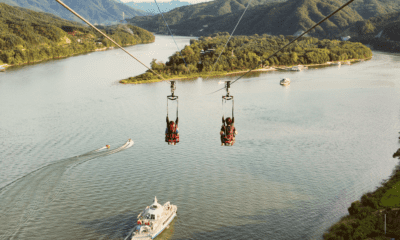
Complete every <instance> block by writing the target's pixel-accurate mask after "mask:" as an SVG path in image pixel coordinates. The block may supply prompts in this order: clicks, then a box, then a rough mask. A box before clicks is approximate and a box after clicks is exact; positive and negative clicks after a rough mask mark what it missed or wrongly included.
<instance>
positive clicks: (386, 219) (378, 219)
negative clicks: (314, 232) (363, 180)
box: [323, 148, 400, 240]
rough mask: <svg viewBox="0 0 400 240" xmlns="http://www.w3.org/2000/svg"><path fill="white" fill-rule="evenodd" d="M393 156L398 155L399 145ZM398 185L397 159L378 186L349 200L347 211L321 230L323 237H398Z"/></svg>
mask: <svg viewBox="0 0 400 240" xmlns="http://www.w3.org/2000/svg"><path fill="white" fill-rule="evenodd" d="M393 158H398V159H400V148H399V149H398V150H397V152H395V153H394V154H393ZM399 187H400V162H399V164H398V165H396V166H395V168H394V169H393V172H392V174H391V175H390V176H389V178H388V179H385V180H383V181H382V182H381V186H379V187H378V188H377V189H375V191H373V192H367V193H365V194H363V195H362V197H361V198H360V199H359V200H356V201H354V202H352V203H351V206H349V208H348V214H347V215H345V216H343V217H341V219H340V220H339V221H337V222H336V223H333V224H332V225H331V226H330V227H329V229H327V230H326V231H325V233H324V234H323V239H324V240H333V239H358V237H360V236H363V239H382V240H383V239H385V240H386V239H392V238H395V239H398V238H400V224H398V223H399V221H400V193H399V191H398V189H399ZM384 224H386V227H384V226H385V225H384ZM384 229H385V231H386V232H385V231H384Z"/></svg>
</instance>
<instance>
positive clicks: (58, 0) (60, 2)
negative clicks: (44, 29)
mask: <svg viewBox="0 0 400 240" xmlns="http://www.w3.org/2000/svg"><path fill="white" fill-rule="evenodd" d="M56 1H57V2H58V3H59V4H61V5H62V6H63V7H65V8H66V9H67V10H68V11H70V12H71V13H73V14H74V15H75V16H77V17H78V18H80V19H81V20H82V21H84V22H85V23H87V24H88V25H89V26H91V27H92V28H93V29H94V30H96V31H97V32H99V33H100V34H101V35H103V36H104V37H106V38H107V39H108V40H110V41H111V42H113V43H114V44H115V45H117V46H118V47H119V48H121V49H122V50H123V51H124V52H126V53H127V54H128V55H129V56H131V57H133V58H134V59H135V60H136V61H138V62H139V63H140V64H142V65H143V66H145V67H146V68H147V69H149V70H150V71H151V72H152V73H154V74H155V75H157V76H158V77H159V78H161V79H162V80H164V81H166V80H165V79H164V78H163V77H162V76H160V75H159V74H157V73H156V72H154V71H153V70H152V69H151V68H149V67H148V66H146V65H145V64H144V63H142V62H141V61H140V60H139V59H137V58H136V57H134V56H133V55H132V54H130V53H129V52H128V51H126V50H125V49H124V48H123V47H122V46H120V45H119V44H118V43H116V42H115V41H114V40H113V39H111V38H110V37H109V36H107V35H106V34H105V33H103V32H102V31H100V30H99V29H98V28H96V27H95V26H93V25H92V24H91V23H90V22H89V21H87V20H86V19H84V18H83V17H82V16H80V15H79V14H78V13H76V12H75V11H74V10H72V9H71V8H70V7H68V6H67V5H66V4H65V3H63V2H62V1H60V0H56Z"/></svg>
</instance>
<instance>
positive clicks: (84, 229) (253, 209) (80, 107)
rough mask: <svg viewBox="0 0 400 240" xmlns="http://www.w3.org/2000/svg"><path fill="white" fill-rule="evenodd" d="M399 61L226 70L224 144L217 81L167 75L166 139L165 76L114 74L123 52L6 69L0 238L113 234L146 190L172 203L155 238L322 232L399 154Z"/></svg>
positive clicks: (163, 52)
mask: <svg viewBox="0 0 400 240" xmlns="http://www.w3.org/2000/svg"><path fill="white" fill-rule="evenodd" d="M177 42H178V44H179V46H180V47H183V46H184V45H186V44H188V43H189V38H186V37H180V38H178V40H177ZM127 49H128V50H129V51H130V52H131V53H132V54H133V55H134V56H136V57H138V58H139V59H141V60H142V61H144V62H145V63H149V62H150V61H151V60H152V59H153V58H157V59H158V60H162V61H166V60H167V59H168V56H170V55H171V54H172V53H174V52H175V51H176V48H175V45H174V43H173V40H172V39H171V38H170V37H165V36H157V38H156V42H155V43H152V44H146V45H137V46H132V47H129V48H127ZM399 69H400V55H395V54H388V53H380V52H374V58H373V59H372V60H371V61H366V62H363V63H357V64H354V65H352V66H342V67H340V68H338V67H337V66H336V67H327V68H322V69H309V70H307V71H303V72H299V73H297V72H296V73H291V72H270V73H266V74H259V75H253V76H251V77H248V78H245V79H243V80H241V81H238V82H237V83H235V84H234V85H233V86H232V89H231V93H232V95H234V96H235V121H236V127H237V130H238V131H239V134H238V135H237V138H236V144H235V146H233V147H221V146H220V142H219V128H220V124H221V115H222V109H221V95H222V94H223V92H219V93H216V94H212V95H209V94H208V93H210V92H212V91H215V90H217V89H218V88H220V87H222V85H218V84H217V83H218V81H220V80H221V79H208V80H203V79H197V80H190V81H182V82H181V81H179V82H178V83H177V90H176V94H177V95H178V96H179V99H180V102H179V119H180V135H181V143H179V144H178V145H177V146H168V145H166V144H165V143H164V129H165V116H166V111H167V108H166V95H168V94H170V90H169V85H168V84H167V83H153V84H142V85H121V84H118V83H117V81H118V80H120V79H123V78H126V77H129V76H134V75H137V74H140V73H142V72H144V71H145V68H144V67H142V66H141V65H140V64H138V63H136V62H135V61H134V60H133V59H131V58H130V57H129V56H127V55H126V54H124V53H123V52H122V51H121V50H112V51H106V52H96V53H90V54H86V55H81V56H76V57H71V58H67V59H62V60H57V61H50V62H46V63H41V64H37V65H33V66H25V67H21V68H14V69H8V70H7V71H6V72H4V73H0V103H1V105H0V120H1V122H0V187H1V188H2V189H1V190H0V239H124V238H125V237H126V236H127V235H128V234H129V232H130V231H131V229H132V228H133V227H134V225H135V222H136V216H137V214H138V213H139V212H140V211H141V210H142V209H143V208H144V207H146V206H148V205H149V204H151V203H152V201H153V199H154V196H157V198H158V199H159V201H160V202H161V203H164V202H166V201H171V203H173V204H176V205H178V218H177V219H176V220H175V221H174V222H173V224H172V226H171V227H170V228H169V229H168V230H166V231H165V232H164V233H163V234H162V235H161V236H160V237H159V239H282V240H283V239H321V236H322V234H323V232H324V231H325V230H326V229H327V228H328V227H329V226H330V225H331V224H333V223H334V222H336V221H337V220H338V219H339V218H340V217H342V216H344V215H345V214H346V213H347V207H348V206H349V204H350V203H351V202H352V201H355V200H357V199H358V198H360V196H361V195H362V194H363V193H365V192H366V191H372V190H374V189H375V188H376V186H378V185H379V184H380V182H381V181H382V180H383V179H386V178H388V177H389V176H390V174H391V172H392V169H393V168H394V167H395V166H396V165H397V164H398V160H396V159H393V158H392V154H393V152H395V151H396V150H397V148H398V147H399V146H398V145H399V144H398V141H397V137H398V131H399V130H400V126H399V120H400V98H399V94H400V71H399ZM283 77H289V78H290V79H291V80H292V83H291V85H290V87H288V88H285V87H282V86H280V85H279V80H280V79H281V78H283ZM225 111H226V112H228V109H225ZM173 112H174V106H170V117H174V116H175V114H174V113H173ZM128 138H132V139H133V140H134V141H135V145H134V146H133V147H131V148H128V149H117V150H115V151H114V150H110V151H99V152H95V153H93V152H90V151H92V150H95V149H98V148H101V147H103V146H105V145H106V144H110V145H111V149H116V148H118V147H120V146H122V145H123V144H124V143H125V142H126V140H127V139H128ZM113 151H114V152H113ZM85 153H87V154H85ZM37 169H39V170H37ZM35 170H36V171H35Z"/></svg>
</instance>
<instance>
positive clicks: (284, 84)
mask: <svg viewBox="0 0 400 240" xmlns="http://www.w3.org/2000/svg"><path fill="white" fill-rule="evenodd" d="M280 84H281V85H282V86H289V85H290V79H289V78H284V79H282V80H281V82H280Z"/></svg>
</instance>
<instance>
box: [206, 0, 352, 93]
mask: <svg viewBox="0 0 400 240" xmlns="http://www.w3.org/2000/svg"><path fill="white" fill-rule="evenodd" d="M353 1H354V0H350V1H348V2H347V3H345V4H343V5H342V6H341V7H340V8H338V9H337V10H335V11H334V12H332V13H331V14H329V15H328V16H327V17H325V18H324V19H322V20H321V21H319V22H318V23H316V24H315V25H314V26H312V27H311V28H309V29H308V30H307V31H305V32H304V33H302V34H301V35H300V36H298V37H297V38H295V39H293V40H292V41H291V42H289V43H288V44H286V45H285V46H283V47H282V48H280V49H279V50H278V51H276V52H275V53H273V54H271V55H270V56H269V57H267V58H266V59H264V60H261V64H262V63H264V61H267V60H268V59H270V58H271V57H274V56H275V55H276V54H278V53H279V52H280V51H282V50H283V49H285V48H286V47H287V46H289V45H291V44H292V43H294V42H295V41H297V40H298V39H300V38H301V37H303V36H304V35H306V34H307V33H308V32H310V31H311V30H313V29H314V28H316V27H317V26H319V25H320V24H321V23H323V22H324V21H325V20H327V19H328V18H330V17H332V16H333V15H335V14H336V13H337V12H339V11H340V10H342V9H343V8H344V7H346V6H347V5H349V4H350V3H352V2H353ZM257 65H258V64H257ZM257 65H256V67H257ZM256 67H253V68H251V69H250V70H249V71H247V72H246V73H244V74H243V75H242V76H240V77H238V78H237V79H235V80H234V81H233V82H232V83H231V84H233V83H235V82H236V81H238V80H240V79H241V78H242V77H244V76H246V75H247V74H248V73H249V72H251V71H253V70H254V69H256ZM222 89H224V88H221V89H218V90H217V91H214V92H212V93H210V94H213V93H216V92H219V91H221V90H222Z"/></svg>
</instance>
